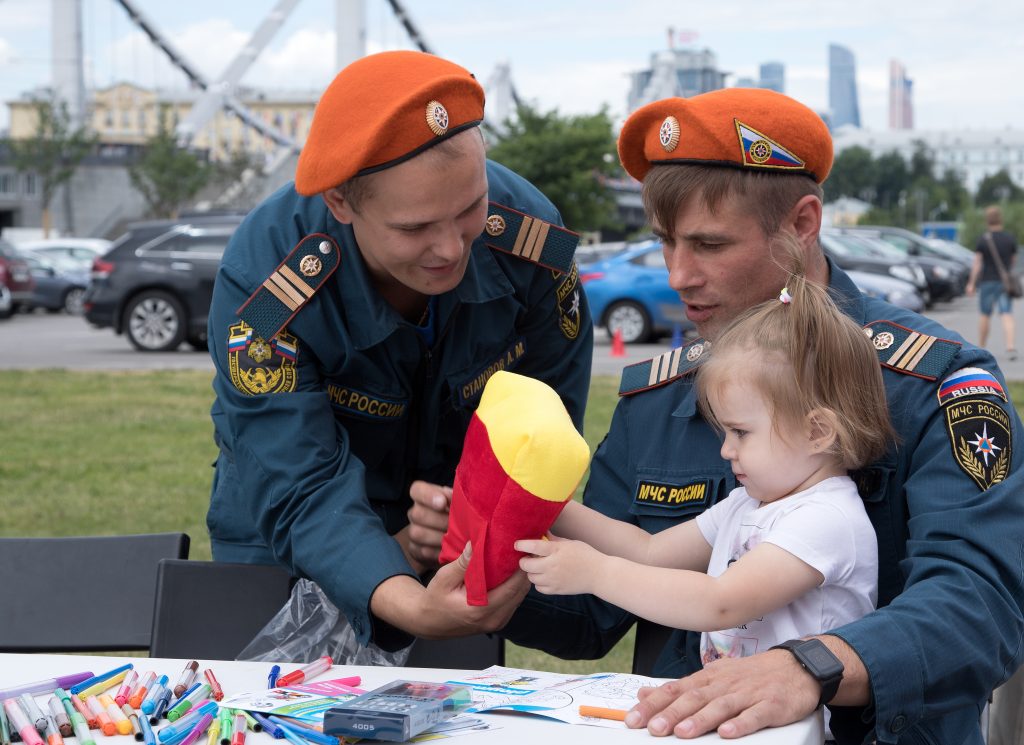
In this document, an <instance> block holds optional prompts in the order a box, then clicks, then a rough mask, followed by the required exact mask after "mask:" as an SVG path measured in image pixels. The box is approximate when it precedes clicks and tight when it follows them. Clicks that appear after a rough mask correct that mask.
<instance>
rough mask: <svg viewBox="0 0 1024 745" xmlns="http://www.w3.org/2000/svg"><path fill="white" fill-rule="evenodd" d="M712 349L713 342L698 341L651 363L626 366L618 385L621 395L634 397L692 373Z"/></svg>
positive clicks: (674, 350)
mask: <svg viewBox="0 0 1024 745" xmlns="http://www.w3.org/2000/svg"><path fill="white" fill-rule="evenodd" d="M710 348H711V342H709V341H704V340H703V339H698V340H697V341H695V342H692V343H690V344H687V345H685V346H682V347H676V348H675V349H671V350H669V351H668V352H665V353H664V354H659V355H658V356H657V357H654V358H652V359H649V360H645V361H643V362H637V363H636V364H633V365H628V366H626V367H625V368H623V370H622V379H621V380H620V381H619V395H620V396H632V395H633V394H634V393H640V392H641V391H647V390H650V389H651V388H658V387H660V386H663V385H665V384H666V383H671V382H672V381H673V380H676V379H677V378H681V377H682V376H684V375H686V374H688V373H691V372H693V371H694V370H696V369H697V368H698V367H700V365H701V363H702V362H704V360H705V359H706V352H707V351H708V350H709V349H710Z"/></svg>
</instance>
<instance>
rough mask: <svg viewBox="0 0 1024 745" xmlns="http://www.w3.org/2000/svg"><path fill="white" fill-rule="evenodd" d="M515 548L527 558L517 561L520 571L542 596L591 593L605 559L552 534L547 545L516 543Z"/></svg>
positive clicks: (578, 543) (573, 542) (598, 553)
mask: <svg viewBox="0 0 1024 745" xmlns="http://www.w3.org/2000/svg"><path fill="white" fill-rule="evenodd" d="M514 548H515V549H516V550H517V551H523V552H524V553H527V554H530V555H529V556H524V557H523V558H522V559H520V560H519V568H520V569H522V570H523V571H524V572H526V575H527V576H528V577H529V578H530V581H531V582H532V583H533V584H534V586H535V587H536V588H537V590H538V591H539V592H542V593H544V594H545V595H579V594H581V593H588V592H593V590H592V589H591V588H592V583H593V580H594V579H595V578H596V577H597V576H598V575H599V574H600V569H599V567H598V564H599V562H600V561H601V560H602V559H603V558H604V554H602V553H601V552H599V551H597V550H596V549H594V548H591V547H590V546H588V545H587V544H586V543H583V542H582V541H570V540H567V539H565V538H558V537H556V536H553V535H551V534H548V540H546V541H529V540H523V541H516V543H515V547H514Z"/></svg>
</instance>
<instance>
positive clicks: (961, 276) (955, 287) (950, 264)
mask: <svg viewBox="0 0 1024 745" xmlns="http://www.w3.org/2000/svg"><path fill="white" fill-rule="evenodd" d="M834 230H836V231H838V232H839V233H840V234H842V235H850V236H854V237H856V238H859V239H860V240H861V241H864V242H866V243H867V244H868V245H870V246H871V249H872V251H874V252H876V253H877V254H878V255H879V256H882V257H890V258H891V259H893V260H895V259H900V260H907V259H912V260H913V261H914V262H915V263H916V264H918V265H919V266H920V267H921V268H922V269H923V270H924V274H925V278H926V279H927V280H928V291H929V293H930V294H931V300H933V301H940V300H952V299H953V298H956V297H959V296H960V295H962V294H963V292H964V289H965V288H966V287H967V277H968V276H969V275H970V269H969V268H968V267H965V266H964V265H963V264H961V263H959V262H956V261H951V260H950V259H944V258H941V257H939V256H935V255H933V254H924V253H920V252H918V253H914V252H911V251H910V249H909V248H908V247H907V246H908V244H907V243H905V242H903V241H899V242H897V243H892V242H889V241H886V240H883V239H882V236H881V233H880V232H879V231H878V230H876V229H874V228H861V227H859V226H858V227H856V228H834ZM894 251H895V252H897V253H893V252H894Z"/></svg>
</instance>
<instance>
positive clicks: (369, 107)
mask: <svg viewBox="0 0 1024 745" xmlns="http://www.w3.org/2000/svg"><path fill="white" fill-rule="evenodd" d="M483 117H484V91H483V88H482V87H481V86H480V84H479V83H478V82H477V81H476V79H475V78H474V77H473V76H472V74H470V72H469V71H468V70H466V69H464V68H462V67H460V66H459V65H456V64H455V63H454V62H449V61H448V60H445V59H442V58H440V57H435V56H434V55H432V54H425V53H423V52H411V51H397V52H381V53H380V54H372V55H369V56H367V57H363V58H362V59H359V60H356V61H355V62H353V63H352V64H351V65H349V66H348V67H346V68H345V69H344V70H342V71H341V72H340V73H338V75H337V77H335V78H334V80H333V81H332V82H331V84H330V85H329V86H328V87H327V90H326V91H324V94H323V96H322V97H321V98H320V102H319V103H318V104H317V107H316V111H315V112H314V114H313V123H312V125H311V126H310V130H309V137H308V138H307V139H306V144H305V146H304V147H303V148H302V153H301V154H300V155H299V165H298V168H297V169H296V171H295V190H296V191H298V192H299V193H300V194H303V195H305V196H313V195H314V194H320V193H321V192H324V191H327V190H328V189H331V188H333V187H335V186H338V185H339V184H341V183H342V182H344V181H347V180H348V179H350V178H352V177H353V176H357V175H363V174H367V173H374V172H375V171H381V170H384V169H385V168H389V167H391V166H394V165H398V164H399V163H401V162H403V161H406V160H408V159H409V158H412V157H414V156H415V155H418V154H419V153H421V152H423V151H424V150H426V149H427V148H429V147H431V146H432V145H435V144H437V143H438V142H441V141H442V140H444V139H447V138H449V137H451V136H452V135H455V134H457V133H459V132H461V131H463V130H466V129H469V128H471V127H475V126H477V125H478V124H479V123H480V122H481V120H482V119H483Z"/></svg>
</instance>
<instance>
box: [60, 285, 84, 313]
mask: <svg viewBox="0 0 1024 745" xmlns="http://www.w3.org/2000/svg"><path fill="white" fill-rule="evenodd" d="M84 299H85V288H84V287H72V288H71V289H70V290H68V291H67V292H65V293H64V312H65V313H67V314H68V315H72V316H80V315H82V301H83V300H84Z"/></svg>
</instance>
